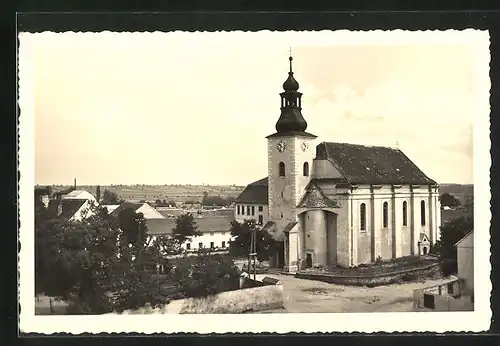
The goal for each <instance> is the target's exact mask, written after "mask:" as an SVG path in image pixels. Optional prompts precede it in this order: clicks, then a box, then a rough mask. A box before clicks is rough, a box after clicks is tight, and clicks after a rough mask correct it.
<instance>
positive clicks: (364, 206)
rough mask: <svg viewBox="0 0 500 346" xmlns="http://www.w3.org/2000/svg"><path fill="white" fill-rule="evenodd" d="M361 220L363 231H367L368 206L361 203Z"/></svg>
mask: <svg viewBox="0 0 500 346" xmlns="http://www.w3.org/2000/svg"><path fill="white" fill-rule="evenodd" d="M359 218H360V221H361V225H360V226H361V230H362V231H366V204H364V203H361V205H360V206H359Z"/></svg>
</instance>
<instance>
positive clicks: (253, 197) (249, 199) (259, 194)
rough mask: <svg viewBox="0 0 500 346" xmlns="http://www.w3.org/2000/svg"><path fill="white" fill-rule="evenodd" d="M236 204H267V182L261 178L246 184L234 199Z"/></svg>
mask: <svg viewBox="0 0 500 346" xmlns="http://www.w3.org/2000/svg"><path fill="white" fill-rule="evenodd" d="M235 202H236V203H258V204H267V203H268V180H267V177H266V178H262V179H260V180H257V181H254V182H253V183H251V184H248V185H247V187H246V188H245V189H244V190H243V191H242V192H241V193H240V195H239V196H238V198H236V201H235Z"/></svg>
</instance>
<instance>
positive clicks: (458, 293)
mask: <svg viewBox="0 0 500 346" xmlns="http://www.w3.org/2000/svg"><path fill="white" fill-rule="evenodd" d="M463 285H464V282H463V280H460V279H453V280H451V281H449V282H445V283H442V284H439V285H434V286H429V287H425V288H421V289H417V290H414V291H413V306H414V308H415V309H417V310H418V309H430V310H434V311H472V310H474V301H473V297H471V296H466V295H463Z"/></svg>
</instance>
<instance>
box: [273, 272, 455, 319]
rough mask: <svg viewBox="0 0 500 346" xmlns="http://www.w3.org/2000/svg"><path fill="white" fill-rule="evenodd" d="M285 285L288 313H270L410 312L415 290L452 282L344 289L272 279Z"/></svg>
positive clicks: (280, 276) (291, 279) (293, 278)
mask: <svg viewBox="0 0 500 346" xmlns="http://www.w3.org/2000/svg"><path fill="white" fill-rule="evenodd" d="M269 276H272V277H275V278H277V279H279V280H281V281H282V282H283V290H284V293H285V311H283V310H273V311H267V312H309V313H315V312H329V313H333V312H408V311H413V301H412V300H413V290H414V289H418V288H422V287H426V286H431V285H434V284H438V283H443V282H447V281H451V280H452V279H442V280H427V281H425V282H411V283H404V284H399V285H388V286H379V287H374V288H368V287H356V286H341V285H335V284H329V283H325V282H320V281H313V280H305V279H297V278H295V277H293V276H287V275H269Z"/></svg>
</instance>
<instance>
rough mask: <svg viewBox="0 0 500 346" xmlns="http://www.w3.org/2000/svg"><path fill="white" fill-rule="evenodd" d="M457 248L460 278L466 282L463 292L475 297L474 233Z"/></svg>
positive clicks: (460, 242)
mask: <svg viewBox="0 0 500 346" xmlns="http://www.w3.org/2000/svg"><path fill="white" fill-rule="evenodd" d="M455 246H456V248H457V264H458V277H459V278H460V279H462V280H464V287H463V292H464V294H467V295H471V296H472V295H474V232H469V233H468V234H467V235H466V236H465V237H463V238H462V239H461V240H459V241H458V242H457V243H456V244H455Z"/></svg>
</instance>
